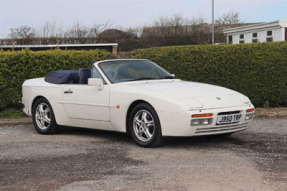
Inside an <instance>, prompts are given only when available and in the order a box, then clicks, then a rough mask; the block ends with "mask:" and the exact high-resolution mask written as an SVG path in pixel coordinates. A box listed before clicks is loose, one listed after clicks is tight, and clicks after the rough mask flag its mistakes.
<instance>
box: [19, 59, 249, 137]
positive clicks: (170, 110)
mask: <svg viewBox="0 0 287 191" xmlns="http://www.w3.org/2000/svg"><path fill="white" fill-rule="evenodd" d="M101 62H104V61H101ZM101 62H97V63H95V64H94V67H96V68H97V69H98V70H99V72H100V74H101V75H102V76H103V78H104V80H105V81H106V84H105V85H104V88H103V89H102V90H99V88H98V87H97V86H89V85H83V84H67V85H65V84H60V85H57V84H50V83H47V82H45V81H44V78H37V79H31V80H26V81H25V82H24V83H23V86H22V88H23V98H22V101H23V103H24V105H25V108H24V112H25V113H26V114H28V115H30V116H31V115H32V113H31V111H32V104H33V101H34V100H35V99H37V98H38V97H39V96H41V97H44V98H46V99H47V100H48V101H49V102H50V104H51V106H52V108H53V111H54V114H55V118H56V122H57V124H59V125H64V126H72V127H84V128H94V129H104V130H111V131H119V132H126V119H127V118H128V116H127V114H128V109H129V107H130V106H131V104H132V103H134V102H136V101H144V102H147V103H149V104H150V105H151V106H152V107H153V108H154V109H155V111H156V112H157V115H158V117H159V119H160V123H161V128H162V135H163V136H195V135H205V134H218V133H228V132H235V131H240V130H244V129H246V128H247V126H248V125H249V123H250V121H251V120H249V121H245V120H243V121H241V122H239V123H236V124H228V125H220V126H218V125H216V124H215V123H216V119H217V114H218V113H220V112H229V111H240V112H241V113H242V114H243V116H244V119H245V114H246V110H247V109H252V108H254V106H253V105H252V104H251V102H250V100H249V99H248V98H247V97H246V96H244V95H242V94H240V93H238V92H236V91H233V90H229V89H226V88H223V87H219V86H214V85H208V84H203V83H197V82H187V81H182V80H179V79H163V80H147V81H131V82H123V83H116V84H112V83H111V82H110V81H109V80H108V79H107V78H106V77H105V75H104V73H103V72H102V71H101V70H100V69H99V67H98V64H99V63H101ZM67 90H71V91H73V94H64V91H67ZM218 97H219V98H220V100H219V99H217V98H218ZM117 106H119V108H117ZM204 113H213V115H214V116H213V122H212V124H211V125H205V126H202V125H201V126H191V119H192V118H191V116H192V115H193V114H204ZM218 128H220V129H219V131H214V129H218Z"/></svg>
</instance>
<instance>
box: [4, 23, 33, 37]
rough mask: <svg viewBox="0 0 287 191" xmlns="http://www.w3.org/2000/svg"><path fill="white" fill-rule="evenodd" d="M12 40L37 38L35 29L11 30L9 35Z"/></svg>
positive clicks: (23, 27) (20, 28)
mask: <svg viewBox="0 0 287 191" xmlns="http://www.w3.org/2000/svg"><path fill="white" fill-rule="evenodd" d="M8 36H9V37H10V38H12V39H20V38H22V39H25V38H34V37H35V36H36V34H35V29H33V28H32V27H29V26H20V27H19V28H11V29H10V34H9V35H8Z"/></svg>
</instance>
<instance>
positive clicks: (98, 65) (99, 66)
mask: <svg viewBox="0 0 287 191" xmlns="http://www.w3.org/2000/svg"><path fill="white" fill-rule="evenodd" d="M117 61H149V62H152V63H154V64H155V65H157V66H158V67H160V68H161V69H162V70H164V71H166V70H165V69H164V68H162V67H161V66H159V65H158V64H156V63H155V62H153V61H151V60H148V59H114V60H104V61H100V62H98V63H97V68H98V69H99V70H100V72H101V73H102V74H103V75H104V76H105V78H106V79H107V80H108V81H109V82H110V83H111V84H118V83H126V82H136V81H141V80H128V81H123V82H113V81H112V80H111V79H110V77H109V76H108V75H107V74H106V73H105V72H104V70H103V68H102V67H101V64H104V63H106V62H117ZM166 72H167V73H168V74H170V73H169V72H168V71H166ZM170 75H171V76H172V74H170ZM174 79H176V78H174ZM149 80H162V79H161V78H155V79H149Z"/></svg>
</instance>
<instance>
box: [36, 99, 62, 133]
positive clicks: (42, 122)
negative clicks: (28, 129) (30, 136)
mask: <svg viewBox="0 0 287 191" xmlns="http://www.w3.org/2000/svg"><path fill="white" fill-rule="evenodd" d="M33 124H34V127H35V129H36V131H38V133H40V134H46V135H48V134H53V133H56V132H57V131H58V126H57V123H56V120H55V116H54V112H53V109H52V107H51V105H50V103H49V102H48V100H46V99H45V98H40V99H38V100H37V101H36V103H35V104H34V106H33Z"/></svg>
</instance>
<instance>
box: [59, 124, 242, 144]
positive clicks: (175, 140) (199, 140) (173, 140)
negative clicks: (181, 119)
mask: <svg viewBox="0 0 287 191" xmlns="http://www.w3.org/2000/svg"><path fill="white" fill-rule="evenodd" d="M59 134H63V135H64V134H65V135H75V136H77V135H79V136H89V137H95V138H101V139H102V138H104V139H109V140H115V141H119V142H121V143H126V144H131V145H135V143H134V142H133V141H132V138H131V137H130V135H129V134H127V133H121V132H114V131H105V130H97V129H85V128H78V127H62V130H61V131H60V132H59ZM234 135H235V134H233V135H231V136H222V135H208V136H194V137H165V138H164V142H163V144H162V145H161V146H160V148H183V147H193V146H196V147H212V146H214V145H217V146H218V145H222V144H223V145H224V144H237V145H241V144H243V140H242V139H240V136H234Z"/></svg>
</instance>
